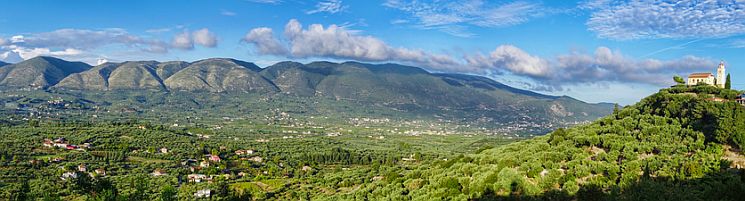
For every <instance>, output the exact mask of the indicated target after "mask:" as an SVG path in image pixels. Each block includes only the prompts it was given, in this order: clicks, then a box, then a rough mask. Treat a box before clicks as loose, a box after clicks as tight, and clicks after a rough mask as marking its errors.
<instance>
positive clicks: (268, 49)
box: [243, 27, 287, 55]
mask: <svg viewBox="0 0 745 201" xmlns="http://www.w3.org/2000/svg"><path fill="white" fill-rule="evenodd" d="M243 41H245V42H248V43H251V44H254V45H255V46H256V48H257V49H258V51H259V53H260V54H272V55H285V54H287V48H285V46H284V45H283V44H281V43H280V42H279V40H277V38H275V37H274V33H273V31H272V29H270V28H266V27H259V28H255V29H252V30H251V31H250V32H248V33H247V34H246V36H244V37H243Z"/></svg>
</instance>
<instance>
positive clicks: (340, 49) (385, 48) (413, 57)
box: [244, 19, 456, 68]
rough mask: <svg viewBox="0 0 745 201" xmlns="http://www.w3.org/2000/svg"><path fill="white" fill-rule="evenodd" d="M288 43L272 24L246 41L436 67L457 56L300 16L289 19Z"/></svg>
mask: <svg viewBox="0 0 745 201" xmlns="http://www.w3.org/2000/svg"><path fill="white" fill-rule="evenodd" d="M283 36H284V39H285V40H286V43H283V42H281V41H280V40H279V39H277V38H276V37H274V36H273V31H272V29H270V28H266V27H261V28H255V29H253V30H251V31H250V32H249V33H247V34H246V37H244V41H246V42H248V43H251V44H253V45H254V46H255V47H256V48H257V49H258V52H259V53H261V54H272V55H279V56H287V57H293V58H308V57H329V58H338V59H354V60H360V61H401V62H407V63H415V64H417V65H422V66H428V67H433V68H446V67H453V64H456V62H455V60H454V59H453V58H452V57H450V56H448V55H438V54H431V53H428V52H425V51H422V50H414V49H407V48H397V47H391V46H389V45H388V44H386V43H385V42H383V41H382V40H380V39H377V38H375V37H371V36H362V35H357V34H356V33H355V32H349V31H348V30H346V29H344V28H343V27H339V26H337V25H330V26H328V27H327V28H324V27H323V25H320V24H312V25H310V26H308V28H307V29H304V28H303V25H302V24H300V22H298V21H297V20H294V19H293V20H290V21H289V22H288V23H287V25H285V30H284V33H283Z"/></svg>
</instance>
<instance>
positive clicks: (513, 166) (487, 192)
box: [0, 85, 745, 200]
mask: <svg viewBox="0 0 745 201" xmlns="http://www.w3.org/2000/svg"><path fill="white" fill-rule="evenodd" d="M739 93H740V92H738V91H734V90H728V89H719V88H715V87H711V86H703V85H702V86H693V87H688V86H683V85H678V86H674V87H671V88H668V89H662V90H660V92H659V93H656V94H654V95H651V96H649V97H647V98H645V99H643V100H642V101H640V102H639V103H637V104H635V105H631V106H627V107H624V108H616V109H615V110H614V112H613V114H611V115H609V116H607V117H604V118H601V119H599V120H597V121H595V122H593V123H590V124H586V125H582V126H577V127H573V128H561V129H558V130H556V131H554V132H552V133H550V134H549V135H546V136H541V137H535V138H532V139H527V140H522V141H519V142H512V143H510V144H506V143H507V142H509V141H508V140H505V139H504V138H502V137H495V136H487V135H479V134H476V133H453V134H442V133H440V134H419V133H416V132H399V129H401V130H409V129H407V128H403V127H390V125H377V126H375V125H351V126H335V127H319V126H317V125H305V126H298V125H299V124H293V125H291V126H290V125H287V124H284V125H283V124H281V123H278V124H255V125H247V122H242V123H241V124H240V125H241V126H237V125H236V124H225V125H221V126H222V127H215V126H206V125H203V126H198V124H196V125H195V126H190V127H186V128H185V127H178V126H162V125H158V124H150V123H147V122H138V121H131V120H128V121H113V122H111V121H105V122H104V121H84V122H69V123H60V122H59V121H48V120H44V119H41V120H37V119H31V120H29V121H27V122H25V123H24V124H17V122H15V123H14V122H12V121H8V122H6V123H5V124H4V125H3V126H0V139H1V140H0V143H2V145H3V146H1V147H0V163H1V164H2V166H0V180H1V181H2V182H0V199H3V200H34V199H43V200H193V199H198V198H197V197H198V196H199V195H200V194H199V193H200V192H204V191H203V190H209V192H210V198H209V199H211V200H249V199H253V200H311V199H312V200H442V199H446V200H740V199H741V198H742V197H745V172H743V171H742V170H741V169H740V168H741V167H744V166H745V156H743V155H742V154H743V153H742V151H741V148H742V147H743V146H745V107H743V106H742V105H739V104H737V103H735V102H733V99H734V98H735V97H736V96H737V95H738V94H739ZM413 129H417V128H411V130H413ZM60 137H65V138H66V143H68V144H75V145H83V144H85V143H89V144H90V145H91V146H90V148H86V149H85V150H67V149H65V148H54V147H46V146H44V145H43V143H45V139H50V140H54V139H56V138H60ZM161 148H167V151H162V150H161ZM243 150H251V152H250V153H246V152H242V151H243ZM210 156H217V157H219V159H220V160H219V161H215V160H210V159H211V157H210ZM190 159H191V160H190ZM202 163H206V164H208V165H203V164H202ZM81 164H83V165H85V166H86V167H85V168H83V169H80V165H81ZM96 170H102V171H104V170H105V173H103V172H98V171H96ZM161 173H163V174H161ZM71 174H75V175H76V176H75V177H71V176H70V175H71ZM195 175H203V176H204V177H203V178H201V181H195V180H193V179H192V178H190V177H193V176H195ZM204 199H207V198H204Z"/></svg>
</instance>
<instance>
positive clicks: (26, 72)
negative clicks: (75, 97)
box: [0, 57, 91, 88]
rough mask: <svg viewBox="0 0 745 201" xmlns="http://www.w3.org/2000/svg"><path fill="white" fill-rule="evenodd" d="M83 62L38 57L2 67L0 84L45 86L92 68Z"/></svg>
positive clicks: (32, 86)
mask: <svg viewBox="0 0 745 201" xmlns="http://www.w3.org/2000/svg"><path fill="white" fill-rule="evenodd" d="M90 68H91V67H90V66H89V65H88V64H85V63H82V62H68V61H65V60H61V59H57V58H53V57H36V58H32V59H29V60H26V61H23V62H20V63H17V64H11V65H6V66H3V67H2V68H0V86H3V87H31V88H45V87H50V86H53V85H55V84H57V83H58V82H59V81H60V80H62V79H64V78H65V77H67V76H69V75H70V74H73V73H79V72H83V71H85V70H88V69H90Z"/></svg>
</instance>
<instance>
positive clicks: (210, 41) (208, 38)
mask: <svg viewBox="0 0 745 201" xmlns="http://www.w3.org/2000/svg"><path fill="white" fill-rule="evenodd" d="M194 43H196V44H198V45H201V46H205V47H217V36H215V34H213V33H212V32H210V30H209V29H206V28H204V29H200V30H197V31H194Z"/></svg>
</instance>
